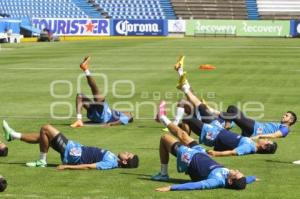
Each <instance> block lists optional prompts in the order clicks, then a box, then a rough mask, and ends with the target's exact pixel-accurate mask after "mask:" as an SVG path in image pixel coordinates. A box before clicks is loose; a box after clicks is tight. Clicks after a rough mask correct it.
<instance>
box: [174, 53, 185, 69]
mask: <svg viewBox="0 0 300 199" xmlns="http://www.w3.org/2000/svg"><path fill="white" fill-rule="evenodd" d="M183 63H184V56H183V55H181V56H179V57H178V60H177V62H176V64H175V66H174V69H175V70H176V71H178V69H179V68H182V69H183Z"/></svg>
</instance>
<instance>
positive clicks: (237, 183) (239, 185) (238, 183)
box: [226, 177, 247, 190]
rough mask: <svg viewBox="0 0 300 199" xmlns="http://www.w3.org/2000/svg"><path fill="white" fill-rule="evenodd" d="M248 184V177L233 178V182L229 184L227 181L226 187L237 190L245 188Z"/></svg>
mask: <svg viewBox="0 0 300 199" xmlns="http://www.w3.org/2000/svg"><path fill="white" fill-rule="evenodd" d="M246 185H247V182H246V178H245V177H242V178H239V179H232V184H229V183H228V182H226V188H228V189H236V190H241V189H245V188H246Z"/></svg>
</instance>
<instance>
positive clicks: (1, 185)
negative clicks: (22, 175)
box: [0, 177, 7, 192]
mask: <svg viewBox="0 0 300 199" xmlns="http://www.w3.org/2000/svg"><path fill="white" fill-rule="evenodd" d="M6 187H7V181H6V180H5V178H4V177H0V192H3V191H4V190H5V189H6Z"/></svg>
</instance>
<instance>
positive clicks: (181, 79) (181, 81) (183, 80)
mask: <svg viewBox="0 0 300 199" xmlns="http://www.w3.org/2000/svg"><path fill="white" fill-rule="evenodd" d="M186 74H187V73H186V72H183V75H181V76H180V77H179V80H178V84H177V86H176V88H177V89H179V90H181V89H182V86H183V85H184V84H186V83H188V80H187V78H186Z"/></svg>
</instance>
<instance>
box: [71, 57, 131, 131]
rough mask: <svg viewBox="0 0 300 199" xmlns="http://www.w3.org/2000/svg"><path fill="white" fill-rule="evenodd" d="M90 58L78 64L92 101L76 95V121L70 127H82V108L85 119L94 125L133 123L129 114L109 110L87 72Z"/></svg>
mask: <svg viewBox="0 0 300 199" xmlns="http://www.w3.org/2000/svg"><path fill="white" fill-rule="evenodd" d="M90 58H91V57H90V56H88V57H86V58H84V60H83V62H82V63H81V64H80V68H81V69H82V70H83V71H84V73H85V75H86V79H87V82H88V85H89V87H90V88H91V91H92V93H93V96H94V100H91V99H89V98H88V97H87V96H85V95H84V94H82V93H78V94H77V97H76V113H77V121H75V122H74V123H73V124H71V127H73V128H76V127H82V126H83V125H84V124H83V122H82V114H81V111H82V107H83V108H84V109H86V110H87V117H88V118H89V119H90V120H91V121H92V122H95V123H103V124H105V125H106V126H113V125H120V124H124V125H126V124H128V123H130V122H132V121H133V117H132V115H131V113H129V112H120V111H117V110H113V109H110V108H109V106H108V103H107V102H106V101H105V97H104V96H103V95H102V94H101V92H100V90H99V88H98V87H97V85H96V82H95V79H94V78H93V77H92V76H91V72H90V70H89V61H90Z"/></svg>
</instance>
